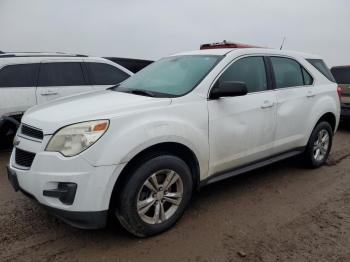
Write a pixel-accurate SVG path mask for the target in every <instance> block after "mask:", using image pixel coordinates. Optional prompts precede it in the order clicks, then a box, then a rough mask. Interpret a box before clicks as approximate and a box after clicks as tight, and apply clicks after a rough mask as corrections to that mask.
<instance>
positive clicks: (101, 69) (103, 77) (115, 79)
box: [86, 62, 129, 85]
mask: <svg viewBox="0 0 350 262" xmlns="http://www.w3.org/2000/svg"><path fill="white" fill-rule="evenodd" d="M86 64H87V66H88V68H89V73H90V78H91V81H92V83H93V84H94V85H116V84H119V83H120V82H123V81H124V80H125V79H127V78H129V75H128V74H127V73H125V72H123V71H122V70H120V69H118V68H116V67H115V66H112V65H109V64H104V63H94V62H87V63H86Z"/></svg>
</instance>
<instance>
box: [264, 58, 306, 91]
mask: <svg viewBox="0 0 350 262" xmlns="http://www.w3.org/2000/svg"><path fill="white" fill-rule="evenodd" d="M271 62H272V68H273V71H274V73H275V80H276V88H286V87H293V86H302V85H304V78H303V74H302V70H301V66H300V64H299V63H298V62H296V61H294V60H293V59H289V58H284V57H271Z"/></svg>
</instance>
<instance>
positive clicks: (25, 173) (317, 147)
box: [8, 48, 340, 237]
mask: <svg viewBox="0 0 350 262" xmlns="http://www.w3.org/2000/svg"><path fill="white" fill-rule="evenodd" d="M315 61H318V62H319V64H322V59H321V58H320V57H318V56H315V55H309V54H302V53H296V52H288V51H280V50H273V49H262V48H237V49H226V48H221V49H208V50H196V51H191V52H185V53H180V54H175V55H172V56H169V57H166V58H163V59H161V60H159V61H157V62H155V63H153V64H151V65H149V66H148V67H146V68H145V69H144V70H142V71H140V72H139V73H137V74H135V75H134V76H132V77H131V78H129V79H127V80H126V81H124V82H122V83H121V84H120V85H119V86H117V87H115V88H112V89H109V90H106V91H101V92H97V93H90V94H85V95H82V96H79V97H71V98H66V99H62V100H58V101H55V102H52V103H50V104H45V105H40V106H36V107H34V108H31V109H30V110H28V111H27V112H26V113H25V115H24V116H23V118H22V124H21V128H20V130H19V132H18V135H17V136H16V138H15V148H14V150H13V152H12V154H11V159H10V163H9V167H8V176H9V179H10V181H11V183H12V185H13V186H14V188H15V190H21V191H23V192H25V194H26V195H27V196H30V197H32V198H33V199H36V200H37V201H38V202H39V203H40V204H41V205H43V206H44V207H46V208H47V209H48V210H49V211H50V212H52V213H53V214H54V215H56V216H57V217H60V218H61V219H63V220H64V221H66V222H67V223H69V224H71V225H73V226H76V227H80V228H89V229H93V228H100V227H104V226H105V224H106V220H107V216H108V214H113V217H116V218H117V219H118V220H119V221H120V223H121V224H122V225H123V226H124V227H125V228H126V229H127V230H128V231H129V232H131V233H132V234H134V235H136V236H139V237H145V236H151V235H155V234H158V233H161V232H163V231H165V230H167V229H169V228H170V227H172V226H173V225H174V224H175V223H176V222H177V221H178V220H179V218H180V217H181V215H182V214H183V213H184V211H185V209H186V207H187V205H188V203H189V201H190V199H191V196H192V194H193V193H194V192H195V191H196V190H197V189H198V188H200V187H202V186H204V185H208V184H210V183H213V182H216V181H219V180H222V179H225V178H228V177H232V176H235V175H238V174H241V173H244V172H247V171H249V170H252V169H255V168H258V167H261V166H264V165H267V164H270V163H273V162H275V161H279V160H281V159H284V158H287V157H291V156H294V155H298V154H302V155H303V157H304V159H305V161H306V162H307V164H308V165H309V166H310V167H313V168H317V167H320V166H322V165H323V164H324V163H325V162H326V160H327V157H328V154H329V152H330V150H331V146H332V139H333V134H334V133H335V132H336V130H337V126H338V123H339V114H340V102H339V96H338V93H337V84H335V83H334V82H333V81H332V79H329V74H330V73H329V70H328V71H327V72H328V73H327V74H325V73H324V72H323V71H322V70H325V69H324V68H323V69H320V67H319V66H318V65H317V64H315ZM73 111H74V114H73V113H72V112H73Z"/></svg>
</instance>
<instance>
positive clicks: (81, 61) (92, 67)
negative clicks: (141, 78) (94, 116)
mask: <svg viewBox="0 0 350 262" xmlns="http://www.w3.org/2000/svg"><path fill="white" fill-rule="evenodd" d="M132 74H133V73H132V72H131V71H129V70H128V69H126V68H124V67H122V66H120V65H119V64H116V63H114V62H112V61H109V60H107V59H104V58H99V57H88V56H83V55H70V54H63V53H8V52H7V53H4V52H2V53H0V139H1V144H4V143H6V141H10V142H11V143H12V139H13V136H14V134H15V133H16V129H17V128H16V127H17V126H18V124H19V122H20V119H21V117H22V115H23V112H24V111H26V110H27V109H28V108H30V107H31V106H34V105H37V104H41V103H44V102H47V101H51V100H53V99H57V98H59V97H63V96H68V95H73V94H77V93H83V92H89V91H93V90H102V89H106V88H108V87H111V86H113V85H115V84H118V83H120V82H122V81H123V80H125V79H126V78H128V77H129V76H130V75H132Z"/></svg>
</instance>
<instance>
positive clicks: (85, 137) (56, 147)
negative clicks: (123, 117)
mask: <svg viewBox="0 0 350 262" xmlns="http://www.w3.org/2000/svg"><path fill="white" fill-rule="evenodd" d="M108 126H109V121H108V120H97V121H89V122H83V123H78V124H73V125H70V126H66V127H64V128H61V129H60V130H58V131H57V132H56V133H55V134H54V135H53V137H52V138H51V139H50V141H49V143H48V145H47V147H46V151H50V152H59V153H61V154H62V155H64V156H75V155H78V154H80V153H81V152H83V151H84V150H86V149H87V148H89V147H90V146H92V145H93V144H94V143H96V141H97V140H98V139H99V138H100V137H101V136H102V135H103V134H104V133H105V132H106V131H107V129H108Z"/></svg>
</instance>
